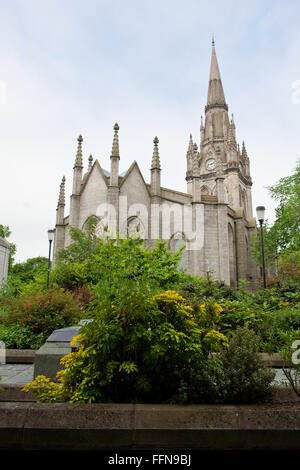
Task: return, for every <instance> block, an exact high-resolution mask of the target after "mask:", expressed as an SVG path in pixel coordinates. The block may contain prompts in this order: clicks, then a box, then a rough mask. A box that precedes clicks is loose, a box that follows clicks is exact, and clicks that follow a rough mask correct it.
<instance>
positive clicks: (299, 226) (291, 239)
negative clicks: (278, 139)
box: [268, 161, 300, 252]
mask: <svg viewBox="0 0 300 470" xmlns="http://www.w3.org/2000/svg"><path fill="white" fill-rule="evenodd" d="M268 189H269V191H270V193H271V196H272V198H273V199H274V200H275V201H277V202H278V206H277V208H276V220H275V223H274V225H273V226H272V228H271V232H272V236H273V239H274V240H276V243H277V246H278V248H279V250H280V251H281V252H285V251H289V252H293V251H298V250H299V249H300V161H298V162H297V165H296V168H295V171H294V173H293V174H292V175H290V176H286V177H284V178H281V179H280V180H279V181H278V183H277V184H275V185H273V186H270V187H269V188H268Z"/></svg>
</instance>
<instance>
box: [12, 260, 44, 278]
mask: <svg viewBox="0 0 300 470" xmlns="http://www.w3.org/2000/svg"><path fill="white" fill-rule="evenodd" d="M47 269H48V259H47V258H44V257H43V256H38V257H36V258H28V259H27V260H26V261H25V262H24V263H15V264H14V265H13V266H12V268H11V270H10V274H11V275H12V276H15V277H17V278H19V279H20V281H21V282H24V283H25V282H29V281H31V280H33V279H35V277H36V276H38V275H41V274H46V273H47Z"/></svg>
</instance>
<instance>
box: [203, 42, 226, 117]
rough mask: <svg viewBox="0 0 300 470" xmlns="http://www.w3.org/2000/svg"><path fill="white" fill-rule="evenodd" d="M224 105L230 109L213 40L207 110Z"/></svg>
mask: <svg viewBox="0 0 300 470" xmlns="http://www.w3.org/2000/svg"><path fill="white" fill-rule="evenodd" d="M214 106H217V107H223V108H225V109H226V111H227V110H228V107H227V104H226V101H225V95H224V91H223V85H222V80H221V74H220V70H219V65H218V60H217V55H216V49H215V41H214V39H213V41H212V54H211V63H210V74H209V85H208V94H207V106H206V108H205V110H207V109H209V108H210V107H214Z"/></svg>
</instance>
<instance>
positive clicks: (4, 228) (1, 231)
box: [0, 224, 17, 272]
mask: <svg viewBox="0 0 300 470" xmlns="http://www.w3.org/2000/svg"><path fill="white" fill-rule="evenodd" d="M10 236H11V230H10V228H9V227H8V225H2V224H0V237H1V238H4V239H5V240H7V238H9V237H10ZM9 244H10V251H9V258H8V272H10V270H11V267H12V265H13V263H14V255H15V254H16V251H17V247H16V245H15V244H14V243H12V242H9Z"/></svg>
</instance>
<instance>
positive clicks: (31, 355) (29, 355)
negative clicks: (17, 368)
mask: <svg viewBox="0 0 300 470" xmlns="http://www.w3.org/2000/svg"><path fill="white" fill-rule="evenodd" d="M35 353H36V351H35V350H34V349H6V351H5V354H6V356H5V360H6V362H7V364H33V363H34V359H35Z"/></svg>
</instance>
